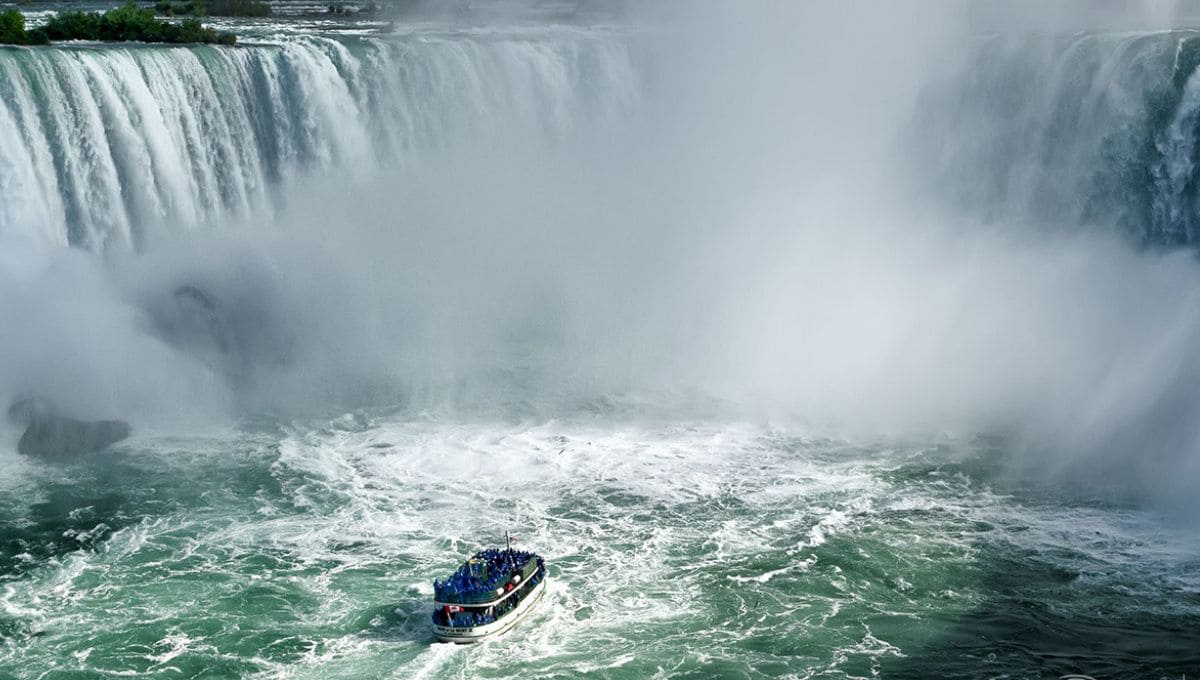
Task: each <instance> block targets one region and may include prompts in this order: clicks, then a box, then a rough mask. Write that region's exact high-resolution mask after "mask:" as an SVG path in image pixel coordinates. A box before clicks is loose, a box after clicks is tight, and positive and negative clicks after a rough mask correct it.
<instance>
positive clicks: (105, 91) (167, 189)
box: [0, 31, 636, 252]
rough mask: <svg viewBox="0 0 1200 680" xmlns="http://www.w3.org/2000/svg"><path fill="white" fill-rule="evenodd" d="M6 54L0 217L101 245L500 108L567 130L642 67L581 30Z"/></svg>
mask: <svg viewBox="0 0 1200 680" xmlns="http://www.w3.org/2000/svg"><path fill="white" fill-rule="evenodd" d="M0 63H2V67H3V84H2V85H0V87H2V88H3V90H2V91H3V94H4V106H3V111H2V112H0V116H3V119H2V120H3V124H4V131H5V135H6V136H5V138H4V140H3V149H4V150H3V152H2V153H3V157H2V158H0V163H2V165H0V167H3V168H4V173H3V178H4V186H5V192H6V196H12V197H13V198H12V199H10V200H6V201H5V203H4V206H3V208H2V210H3V212H2V213H0V233H4V234H7V235H12V234H20V235H23V236H26V237H28V238H30V239H34V240H37V241H39V242H45V243H50V244H54V245H70V246H75V247H79V248H84V249H87V250H91V251H97V252H103V251H105V250H111V249H122V250H129V249H135V250H136V249H139V248H141V247H142V246H144V245H145V243H146V241H147V240H148V239H150V238H153V237H154V236H155V234H156V233H158V231H159V230H169V231H174V232H184V231H187V230H191V229H196V228H198V227H200V226H202V225H206V224H208V225H211V224H212V223H214V222H216V221H221V220H229V219H237V218H243V219H245V218H253V217H258V218H262V217H263V216H264V215H269V214H270V210H271V208H272V207H273V206H274V205H276V204H277V203H278V201H279V196H278V195H277V193H278V190H279V187H280V186H284V185H286V184H287V183H288V182H289V180H291V179H293V178H295V177H296V176H297V175H299V174H302V173H305V172H309V171H317V172H320V171H331V170H332V169H333V168H357V169H358V170H357V171H359V172H364V170H363V166H364V165H366V166H370V165H374V164H377V163H379V162H381V161H386V160H389V159H403V157H404V155H405V153H406V152H407V151H409V150H411V149H414V148H427V147H430V146H438V145H445V144H447V143H449V142H450V141H452V140H455V139H464V138H468V137H472V136H474V137H479V136H485V135H487V134H489V130H490V131H496V130H498V129H501V128H504V127H507V126H510V125H519V126H527V127H529V128H532V129H536V130H538V131H540V132H542V133H544V134H545V136H546V137H547V138H549V139H558V138H562V137H564V136H566V135H568V134H569V133H570V131H571V129H572V127H574V126H576V125H579V124H581V123H582V122H584V121H589V120H596V119H602V118H606V117H607V118H613V117H615V116H617V115H618V114H619V113H620V111H621V110H622V109H623V108H624V107H626V106H627V105H628V104H629V102H630V99H631V98H632V97H633V96H634V95H635V92H634V88H635V86H634V85H633V83H634V82H635V79H636V74H635V73H634V72H633V67H632V64H631V63H630V55H629V54H628V49H627V46H625V45H622V44H621V43H620V41H618V40H614V39H608V38H606V37H605V36H604V35H603V33H602V32H601V33H599V34H597V32H591V33H587V32H583V31H578V32H574V33H572V32H568V31H563V32H562V34H561V35H552V36H547V37H546V39H544V40H537V41H531V40H528V39H526V38H524V37H517V36H514V37H503V36H501V37H495V36H480V37H474V36H463V37H456V38H448V37H445V36H436V35H429V36H418V37H416V38H414V39H410V40H396V39H382V38H370V37H359V38H342V39H339V38H333V37H323V36H318V35H306V36H289V37H288V38H287V39H284V40H279V41H276V42H273V43H264V44H256V45H250V46H248V47H245V48H243V49H237V50H225V49H219V48H213V47H189V48H183V49H169V50H164V49H158V48H153V47H139V46H121V47H80V48H63V49H54V50H28V49H17V48H6V49H5V50H4V54H3V59H2V60H0ZM168 233H169V232H168ZM163 235H164V236H167V235H168V234H167V233H164V234H163Z"/></svg>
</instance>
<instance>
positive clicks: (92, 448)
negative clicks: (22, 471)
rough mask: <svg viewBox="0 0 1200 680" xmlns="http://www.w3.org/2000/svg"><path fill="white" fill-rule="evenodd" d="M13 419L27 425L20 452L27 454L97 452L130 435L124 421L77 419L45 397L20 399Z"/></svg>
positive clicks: (11, 414)
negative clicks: (63, 411) (63, 412)
mask: <svg viewBox="0 0 1200 680" xmlns="http://www.w3.org/2000/svg"><path fill="white" fill-rule="evenodd" d="M8 417H9V419H10V420H12V422H14V423H17V424H19V425H25V434H23V435H21V440H20V441H19V442H18V443H17V451H19V452H21V453H22V454H24V455H26V456H51V457H61V456H74V455H79V454H85V453H94V452H96V451H100V450H103V449H105V448H108V447H109V446H112V445H113V444H116V443H117V442H119V441H121V440H123V439H126V438H128V437H129V435H130V433H131V432H132V431H133V428H131V427H130V426H129V423H127V422H125V421H123V420H76V419H74V418H68V417H66V416H63V415H60V414H59V413H57V411H56V410H55V409H54V407H53V406H52V405H51V404H50V403H49V402H47V401H45V400H44V399H39V398H37V397H29V398H25V399H20V400H18V401H16V402H15V403H13V405H12V406H10V407H9V408H8Z"/></svg>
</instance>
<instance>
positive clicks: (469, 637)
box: [433, 577, 546, 644]
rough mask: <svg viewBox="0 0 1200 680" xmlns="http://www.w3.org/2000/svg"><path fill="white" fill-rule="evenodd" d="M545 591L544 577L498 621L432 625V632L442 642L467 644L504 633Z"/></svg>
mask: <svg viewBox="0 0 1200 680" xmlns="http://www.w3.org/2000/svg"><path fill="white" fill-rule="evenodd" d="M545 592H546V578H545V577H543V578H542V580H541V581H540V582H539V583H538V584H537V585H536V586H534V587H533V590H531V591H529V594H528V595H526V596H525V599H523V600H521V602H520V604H518V605H517V606H516V607H515V608H513V610H512V611H511V612H509V613H507V614H505V615H504V616H503V617H502V618H501V619H500V620H499V621H494V622H492V623H488V624H484V625H482V626H474V627H472V628H465V627H458V626H439V625H436V624H435V625H434V626H433V634H434V636H436V637H437V639H438V640H440V641H442V642H457V643H459V644H468V643H471V642H480V641H483V640H487V639H489V638H494V637H496V636H497V635H500V634H502V633H505V632H507V631H508V629H510V628H512V627H513V626H515V625H517V622H518V621H520V620H521V619H523V618H525V615H526V614H528V613H529V611H530V610H531V609H533V606H534V605H535V604H537V602H538V600H540V599H542V595H544V594H545Z"/></svg>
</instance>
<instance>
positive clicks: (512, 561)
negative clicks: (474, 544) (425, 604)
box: [433, 548, 534, 602]
mask: <svg viewBox="0 0 1200 680" xmlns="http://www.w3.org/2000/svg"><path fill="white" fill-rule="evenodd" d="M533 556H534V555H533V553H531V552H525V551H522V550H511V549H510V550H500V549H498V548H489V549H487V550H481V551H479V552H477V553H475V556H474V557H473V558H471V559H470V560H468V561H467V563H466V564H464V565H462V566H461V567H459V568H458V570H457V571H455V572H454V573H453V574H451V575H450V578H448V579H446V580H445V581H439V580H437V579H434V581H433V592H434V595H435V599H437V600H439V601H441V602H461V601H463V599H464V598H476V597H479V596H482V595H487V594H489V593H492V592H494V591H495V590H497V589H502V588H503V587H504V585H503V582H504V581H505V580H506V578H507V577H508V575H509V574H511V573H512V572H513V571H516V570H517V569H520V568H521V567H523V566H525V563H526V562H528V561H529V560H530V558H532V557H533ZM501 594H502V593H501Z"/></svg>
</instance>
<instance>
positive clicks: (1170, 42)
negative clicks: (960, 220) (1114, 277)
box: [915, 31, 1200, 247]
mask: <svg viewBox="0 0 1200 680" xmlns="http://www.w3.org/2000/svg"><path fill="white" fill-rule="evenodd" d="M1198 64H1200V35H1197V33H1195V32H1194V31H1168V32H1157V33H1087V34H1079V35H1069V36H1067V35H1022V36H1013V35H989V36H982V37H980V38H978V39H977V40H976V41H975V43H974V44H973V46H972V47H971V49H970V50H968V51H967V52H966V54H965V56H964V59H963V61H962V64H961V68H960V69H958V71H957V73H956V74H955V75H953V76H952V77H949V78H947V79H944V80H942V81H940V82H939V83H938V84H937V85H936V86H935V87H932V88H930V89H929V91H928V92H927V96H926V97H925V101H924V105H923V108H922V111H921V113H920V115H919V117H918V120H917V124H916V126H915V127H916V132H917V134H916V135H915V138H916V139H917V142H916V144H917V147H918V148H917V151H916V152H915V153H916V154H917V155H918V157H921V158H923V159H924V161H925V162H926V163H927V164H928V166H927V167H930V168H932V172H931V173H930V175H929V176H930V177H931V178H932V180H933V183H934V188H935V190H936V191H937V192H939V193H940V194H941V195H943V196H947V197H950V198H951V200H952V201H953V202H955V203H957V204H958V205H959V206H962V207H964V208H966V209H968V210H969V211H971V212H974V213H976V214H982V215H983V216H985V217H988V218H992V217H995V218H1000V219H1008V218H1014V217H1015V218H1017V219H1020V220H1026V221H1029V222H1033V223H1037V224H1043V225H1046V224H1051V225H1054V226H1055V227H1074V226H1078V225H1086V226H1092V227H1100V228H1106V229H1114V230H1117V231H1120V232H1122V233H1124V234H1125V235H1127V236H1128V237H1129V238H1130V239H1132V240H1133V241H1135V242H1137V243H1140V244H1143V245H1153V246H1168V247H1169V246H1178V245H1184V244H1194V243H1196V241H1197V238H1198V237H1200V232H1198V225H1200V215H1197V209H1198V208H1200V194H1198V189H1200V174H1198V169H1200V164H1198V163H1197V161H1198V160H1200V159H1198V157H1197V156H1198V153H1200V145H1198V142H1200V138H1198V134H1200V82H1198V81H1197V80H1196V78H1195V77H1194V74H1195V73H1196V70H1197V65H1198ZM927 140H936V143H928V142H927Z"/></svg>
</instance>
